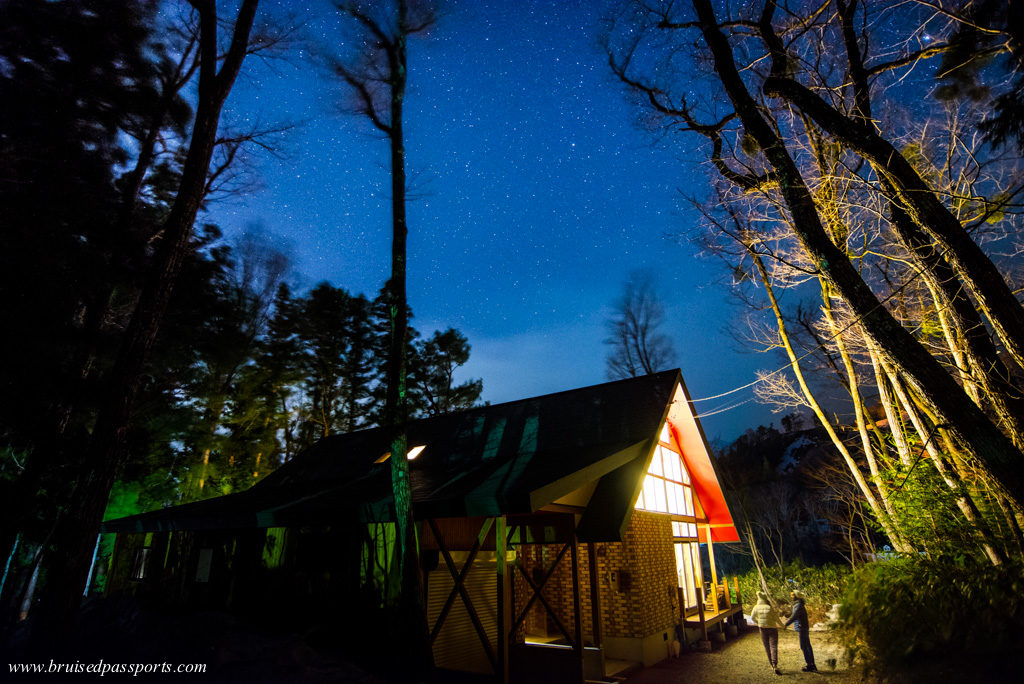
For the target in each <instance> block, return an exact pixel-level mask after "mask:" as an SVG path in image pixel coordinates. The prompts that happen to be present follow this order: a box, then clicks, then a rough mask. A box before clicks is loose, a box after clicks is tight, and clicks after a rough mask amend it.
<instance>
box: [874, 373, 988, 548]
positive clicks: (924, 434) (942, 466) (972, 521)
mask: <svg viewBox="0 0 1024 684" xmlns="http://www.w3.org/2000/svg"><path fill="white" fill-rule="evenodd" d="M883 367H884V366H883ZM886 373H887V375H888V377H889V381H890V383H891V384H892V387H893V391H894V392H895V394H896V396H897V397H898V398H899V400H900V403H901V404H902V405H903V409H904V411H906V413H907V417H908V418H909V419H910V422H911V424H912V425H913V426H914V429H915V430H916V431H917V433H918V435H919V436H920V439H921V442H922V447H923V449H924V451H925V453H927V454H928V457H929V458H930V459H931V462H932V465H934V466H935V470H936V471H937V472H938V473H939V477H941V478H942V481H943V482H945V483H946V486H947V487H949V489H950V491H951V492H952V495H953V501H954V502H955V503H956V506H957V508H959V509H960V512H961V513H962V514H963V516H964V519H965V520H966V521H967V524H969V525H971V527H972V531H973V532H974V536H975V537H977V539H978V542H979V543H980V544H981V547H982V549H983V550H984V552H985V555H986V556H988V558H989V560H990V561H991V562H992V564H993V565H997V566H998V565H1002V564H1003V563H1004V562H1005V561H1006V557H1005V555H1004V554H1003V552H1002V550H1001V549H1000V548H999V545H998V544H997V543H996V542H995V540H994V539H993V536H992V531H991V530H990V529H989V527H988V524H987V523H986V522H985V520H984V518H982V516H981V513H980V512H979V511H978V507H977V505H976V504H975V502H974V500H973V499H972V498H971V495H970V492H969V491H968V489H967V487H966V484H965V483H964V481H963V478H962V477H960V475H959V473H957V472H956V471H955V470H953V469H950V468H949V466H948V464H947V463H946V460H945V458H943V455H942V454H941V453H940V452H939V450H938V449H937V448H936V446H935V441H934V440H933V439H932V437H934V434H933V433H934V431H935V430H936V429H938V428H936V427H933V428H932V430H927V429H926V427H925V424H924V421H923V420H922V419H921V416H920V415H919V413H918V411H917V407H916V405H915V404H914V402H913V399H911V398H910V396H909V395H908V392H907V390H906V389H905V388H904V387H903V386H902V385H901V384H900V382H899V378H898V377H897V376H896V374H895V372H893V370H892V369H891V368H887V369H886ZM908 476H909V473H908Z"/></svg>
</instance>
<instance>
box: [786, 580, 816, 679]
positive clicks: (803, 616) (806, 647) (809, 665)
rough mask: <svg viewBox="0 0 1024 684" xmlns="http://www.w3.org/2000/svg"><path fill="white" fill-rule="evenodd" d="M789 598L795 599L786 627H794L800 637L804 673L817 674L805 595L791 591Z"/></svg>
mask: <svg viewBox="0 0 1024 684" xmlns="http://www.w3.org/2000/svg"><path fill="white" fill-rule="evenodd" d="M789 597H790V598H791V599H793V613H792V615H790V616H789V619H788V620H786V627H789V626H790V625H791V624H792V625H793V629H795V630H796V633H797V636H799V637H800V650H801V651H803V652H804V662H805V663H806V664H805V665H804V666H803V668H802V669H803V671H804V672H817V671H818V668H817V667H815V666H814V649H812V648H811V635H810V629H811V624H810V622H808V620H807V608H806V606H804V595H803V594H801V593H800V592H799V591H791V592H790V593H789Z"/></svg>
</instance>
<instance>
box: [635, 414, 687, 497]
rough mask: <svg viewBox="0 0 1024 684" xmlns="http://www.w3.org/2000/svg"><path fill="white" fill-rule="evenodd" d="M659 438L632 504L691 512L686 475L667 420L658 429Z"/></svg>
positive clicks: (684, 466)
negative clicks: (639, 489)
mask: <svg viewBox="0 0 1024 684" xmlns="http://www.w3.org/2000/svg"><path fill="white" fill-rule="evenodd" d="M660 440H661V441H662V442H663V443H662V444H659V445H658V446H656V447H655V448H654V454H652V456H651V465H650V467H649V468H648V469H647V476H646V477H645V478H644V484H643V491H641V492H640V496H639V497H638V498H637V502H636V506H635V507H636V508H638V509H641V510H645V511H653V512H656V513H671V514H672V515H691V516H692V515H693V514H694V509H693V490H692V489H691V488H690V475H689V473H687V472H686V464H685V463H683V459H682V456H680V455H679V452H678V450H677V447H676V446H675V443H674V442H673V441H672V437H671V434H670V433H669V429H668V424H667V423H666V424H665V426H664V427H663V428H662V430H661V433H660Z"/></svg>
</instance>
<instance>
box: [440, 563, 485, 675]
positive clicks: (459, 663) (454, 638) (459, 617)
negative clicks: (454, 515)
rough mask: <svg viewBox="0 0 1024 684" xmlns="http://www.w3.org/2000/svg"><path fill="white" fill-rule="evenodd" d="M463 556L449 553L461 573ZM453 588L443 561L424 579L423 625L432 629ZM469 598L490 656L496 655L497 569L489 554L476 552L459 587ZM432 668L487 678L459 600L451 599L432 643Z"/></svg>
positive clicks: (480, 648)
mask: <svg viewBox="0 0 1024 684" xmlns="http://www.w3.org/2000/svg"><path fill="white" fill-rule="evenodd" d="M467 555H468V554H466V553H458V552H456V553H453V554H452V557H453V560H454V561H455V565H456V568H457V569H458V570H459V571H461V570H462V564H463V562H464V560H465V557H466V556H467ZM454 586H455V579H454V578H453V577H452V576H451V573H450V572H449V571H448V566H447V565H446V564H445V562H444V559H443V558H442V559H441V562H440V564H439V565H438V567H437V568H436V569H435V570H432V571H431V572H430V573H429V574H428V576H427V624H428V625H429V626H430V627H431V628H433V626H434V623H435V622H436V621H437V616H438V615H439V614H440V613H441V609H442V608H443V607H444V604H445V601H446V600H447V599H448V594H450V593H451V590H452V587H454ZM463 586H465V588H466V591H467V592H468V594H469V598H470V601H471V602H472V603H473V609H474V611H476V614H477V617H478V618H480V622H481V624H482V625H483V627H484V631H485V632H486V634H487V637H488V639H489V640H490V642H491V650H492V652H495V653H496V652H497V640H498V616H497V611H498V591H497V567H496V564H495V560H494V553H493V552H484V551H482V552H480V553H479V554H478V555H477V557H476V559H475V560H474V561H473V564H472V565H471V566H470V568H469V575H467V576H466V579H465V582H464V584H463ZM434 664H435V665H437V666H438V667H443V668H447V669H450V670H463V671H467V672H479V673H481V674H491V672H492V669H491V663H490V661H489V660H488V659H487V654H486V652H485V651H484V647H483V644H482V643H481V642H480V637H479V635H478V634H477V632H476V629H475V628H474V627H473V622H472V621H471V620H470V617H469V613H468V612H467V611H466V607H465V605H464V604H463V602H462V598H461V597H460V596H458V595H456V596H455V603H454V604H452V608H451V610H450V611H449V612H448V616H447V617H446V618H445V621H444V625H443V626H442V627H441V631H440V632H439V633H438V635H437V639H436V640H435V641H434Z"/></svg>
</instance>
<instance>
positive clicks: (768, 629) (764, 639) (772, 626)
mask: <svg viewBox="0 0 1024 684" xmlns="http://www.w3.org/2000/svg"><path fill="white" fill-rule="evenodd" d="M750 619H751V620H753V621H754V624H755V625H757V628H758V630H759V631H760V632H761V643H762V644H764V652H765V653H766V654H767V655H768V664H769V665H770V666H771V668H772V670H774V671H775V674H777V675H780V674H782V670H780V669H779V627H780V626H781V625H782V619H781V618H780V617H779V611H777V610H775V607H774V606H772V604H771V603H770V602H769V600H768V594H766V593H764V592H763V591H759V592H757V603H756V604H754V607H753V608H752V609H751V610H750Z"/></svg>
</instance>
